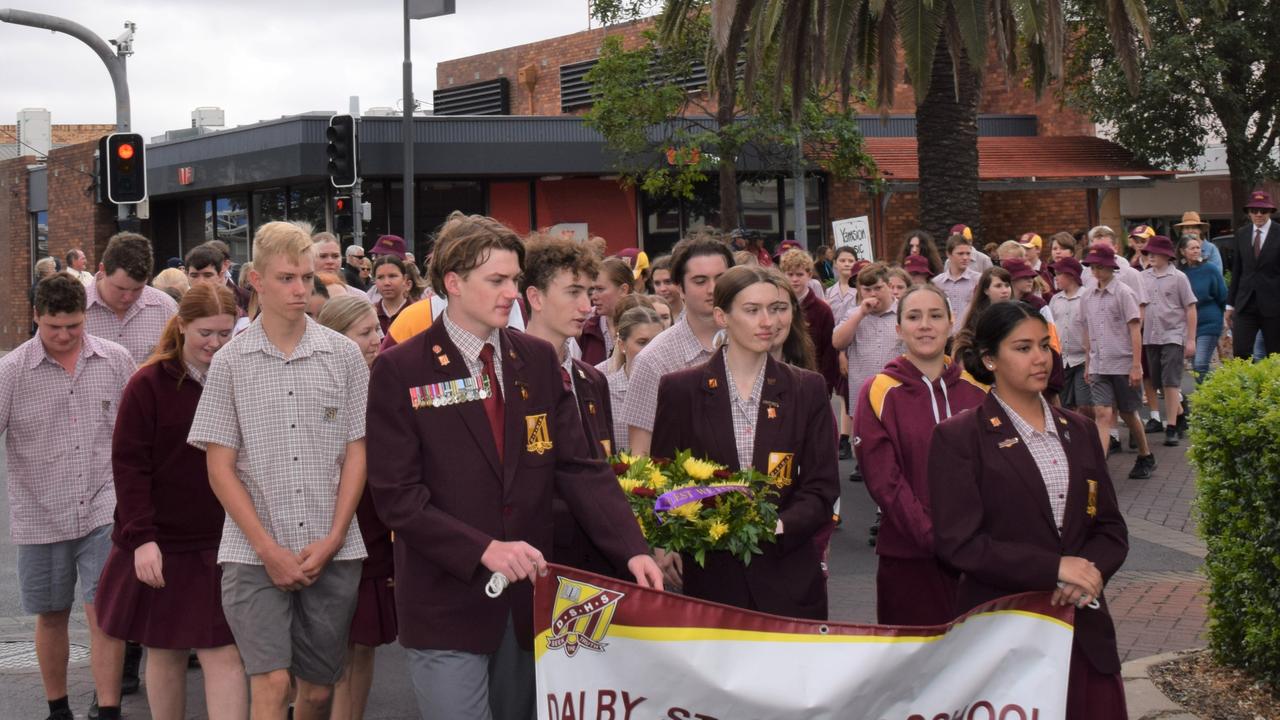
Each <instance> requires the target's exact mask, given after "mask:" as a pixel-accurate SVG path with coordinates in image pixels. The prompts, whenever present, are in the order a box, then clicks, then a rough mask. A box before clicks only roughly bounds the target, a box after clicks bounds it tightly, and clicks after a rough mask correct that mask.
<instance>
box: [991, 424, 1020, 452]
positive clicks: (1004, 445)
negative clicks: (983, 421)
mask: <svg viewBox="0 0 1280 720" xmlns="http://www.w3.org/2000/svg"><path fill="white" fill-rule="evenodd" d="M992 419H993V420H994V419H995V418H992ZM1018 442H1019V440H1018V438H1016V437H1011V438H1009V439H1008V440H1001V441H1000V443H999V444H998V445H996V447H998V448H1000V449H1001V450H1008V449H1009V448H1011V447H1013V446H1014V445H1017V444H1018Z"/></svg>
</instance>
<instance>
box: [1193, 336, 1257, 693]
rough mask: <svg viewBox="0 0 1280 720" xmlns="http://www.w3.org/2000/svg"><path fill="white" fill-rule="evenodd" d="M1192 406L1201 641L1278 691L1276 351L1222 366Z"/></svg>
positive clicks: (1197, 395) (1220, 656) (1203, 386)
mask: <svg viewBox="0 0 1280 720" xmlns="http://www.w3.org/2000/svg"><path fill="white" fill-rule="evenodd" d="M1192 402H1193V414H1192V418H1191V420H1192V422H1191V450H1190V452H1189V453H1188V455H1189V457H1190V459H1191V463H1192V465H1193V466H1194V468H1195V470H1196V489H1197V496H1198V499H1197V504H1196V507H1197V515H1198V519H1199V524H1200V534H1201V535H1202V536H1203V537H1204V539H1205V542H1206V543H1207V544H1208V548H1209V555H1208V558H1207V559H1206V561H1205V564H1206V570H1207V573H1208V577H1209V621H1210V625H1209V642H1210V647H1211V649H1212V650H1213V653H1214V655H1215V656H1216V657H1217V658H1218V660H1220V661H1221V662H1223V663H1226V664H1229V665H1234V666H1236V667H1240V668H1242V669H1245V670H1247V671H1249V672H1250V673H1251V674H1253V675H1254V676H1255V677H1257V678H1258V679H1260V680H1263V681H1265V682H1268V683H1270V684H1271V685H1272V686H1273V687H1280V357H1277V356H1274V355H1273V356H1272V357H1270V358H1269V359H1267V360H1265V361H1263V362H1261V363H1258V364H1256V365H1255V364H1250V363H1248V362H1247V361H1243V360H1233V361H1231V362H1228V363H1227V364H1225V365H1224V366H1223V367H1222V368H1221V369H1219V370H1218V371H1217V372H1214V373H1213V374H1212V375H1210V376H1209V379H1208V380H1207V381H1205V383H1204V384H1203V385H1201V386H1200V389H1199V390H1198V391H1197V392H1196V394H1195V396H1194V398H1193V400H1192Z"/></svg>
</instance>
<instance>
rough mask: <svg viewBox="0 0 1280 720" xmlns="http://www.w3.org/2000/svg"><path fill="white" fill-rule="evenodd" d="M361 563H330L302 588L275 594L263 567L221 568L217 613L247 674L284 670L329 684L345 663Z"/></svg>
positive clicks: (276, 590)
mask: <svg viewBox="0 0 1280 720" xmlns="http://www.w3.org/2000/svg"><path fill="white" fill-rule="evenodd" d="M362 565H363V563H362V562H361V561H360V560H335V561H333V562H330V563H329V565H328V566H327V567H326V568H325V569H324V572H322V573H320V577H319V578H317V579H316V581H315V582H314V583H313V584H311V585H308V586H307V587H304V588H302V589H301V590H295V591H292V592H290V591H286V590H280V589H279V588H277V587H276V586H275V585H274V584H273V583H272V582H271V577H270V576H269V575H267V569H266V568H265V567H263V566H262V565H248V564H246V563H231V562H229V563H223V564H222V612H223V614H224V615H226V617H227V624H228V625H230V626H231V634H232V635H233V636H234V637H235V639H236V647H237V648H239V649H240V657H241V658H242V659H243V660H244V669H245V672H247V673H248V674H250V675H262V674H264V673H268V672H271V671H273V670H289V671H290V672H291V673H292V674H293V675H294V676H295V677H298V678H301V679H302V680H305V681H307V682H309V683H312V684H314V685H333V684H334V683H336V682H337V681H338V678H339V677H341V676H342V669H343V667H344V666H345V665H346V661H347V636H348V634H349V632H350V630H351V616H352V615H354V614H355V611H356V591H357V590H358V589H359V587H360V570H361V567H362Z"/></svg>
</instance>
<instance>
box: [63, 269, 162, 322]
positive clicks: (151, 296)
mask: <svg viewBox="0 0 1280 720" xmlns="http://www.w3.org/2000/svg"><path fill="white" fill-rule="evenodd" d="M148 290H152V291H153V292H147V291H148ZM157 293H159V295H164V297H169V296H168V295H165V294H164V293H163V292H161V291H159V290H156V289H155V288H153V287H151V286H150V285H144V286H143V287H142V292H140V293H138V299H137V300H134V301H133V304H132V305H130V306H129V309H128V310H126V311H125V315H129V314H131V313H132V312H133V311H134V310H135V309H137V310H141V309H142V308H144V307H149V306H152V305H164V301H163V300H161V299H160V297H159V295H157ZM84 300H85V302H84V307H85V309H86V310H88V309H89V308H91V307H93V306H94V305H101V306H102V307H103V309H104V310H107V311H108V312H110V313H111V314H113V315H114V314H115V312H116V311H115V310H112V309H111V306H109V305H107V303H106V302H105V301H103V299H102V296H101V295H99V294H98V279H97V278H96V277H95V278H94V280H93V282H91V283H89V284H88V285H86V286H85V288H84Z"/></svg>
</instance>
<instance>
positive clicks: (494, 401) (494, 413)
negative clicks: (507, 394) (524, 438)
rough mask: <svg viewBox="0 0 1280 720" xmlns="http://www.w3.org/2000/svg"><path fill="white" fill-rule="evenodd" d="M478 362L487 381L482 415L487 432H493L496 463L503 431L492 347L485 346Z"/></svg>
mask: <svg viewBox="0 0 1280 720" xmlns="http://www.w3.org/2000/svg"><path fill="white" fill-rule="evenodd" d="M480 362H481V363H482V364H483V365H484V376H485V377H486V378H488V379H489V390H490V392H489V397H487V398H485V399H484V414H485V415H488V416H489V430H491V431H492V432H493V443H494V445H495V446H497V448H498V462H502V447H503V430H502V415H503V413H502V388H501V387H500V386H499V385H498V373H496V372H494V369H493V346H492V345H488V344H486V345H485V346H484V349H483V350H481V351H480Z"/></svg>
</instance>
